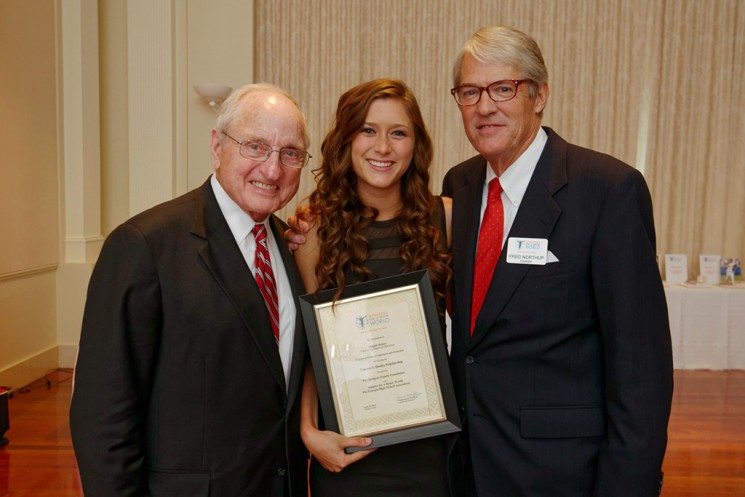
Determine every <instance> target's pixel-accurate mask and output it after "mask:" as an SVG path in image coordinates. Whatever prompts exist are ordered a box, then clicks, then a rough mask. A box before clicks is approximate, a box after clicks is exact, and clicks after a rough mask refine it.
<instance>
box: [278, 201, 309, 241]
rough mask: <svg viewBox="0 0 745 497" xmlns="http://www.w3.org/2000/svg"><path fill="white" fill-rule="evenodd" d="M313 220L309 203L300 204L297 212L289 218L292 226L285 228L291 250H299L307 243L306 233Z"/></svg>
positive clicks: (286, 238)
mask: <svg viewBox="0 0 745 497" xmlns="http://www.w3.org/2000/svg"><path fill="white" fill-rule="evenodd" d="M312 221H313V216H311V214H310V211H309V210H308V206H307V205H300V206H298V208H297V210H295V214H294V215H292V216H290V217H289V218H287V224H288V225H289V226H290V228H289V229H287V230H285V233H284V237H285V241H286V242H287V246H288V247H289V248H290V250H297V249H299V248H300V245H302V244H304V243H305V234H306V233H308V231H310V227H311V222H312Z"/></svg>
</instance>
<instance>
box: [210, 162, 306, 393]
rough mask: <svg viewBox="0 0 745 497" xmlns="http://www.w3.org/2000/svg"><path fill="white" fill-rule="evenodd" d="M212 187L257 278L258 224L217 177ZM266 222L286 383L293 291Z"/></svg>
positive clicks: (290, 343)
mask: <svg viewBox="0 0 745 497" xmlns="http://www.w3.org/2000/svg"><path fill="white" fill-rule="evenodd" d="M210 183H211V185H212V191H213V192H215V198H216V199H217V204H218V205H219V206H220V210H221V211H222V214H223V216H225V220H226V221H227V222H228V226H229V227H230V232H231V233H233V237H234V238H235V242H236V243H237V244H238V247H240V249H241V254H242V255H243V258H244V259H245V261H246V265H248V267H249V269H250V270H251V274H254V275H255V272H256V266H255V258H254V257H255V252H256V239H255V238H254V236H253V235H252V234H251V230H253V228H254V226H255V225H256V224H258V223H256V222H255V221H254V220H253V219H252V218H251V216H249V215H248V214H246V213H245V212H244V211H243V209H241V208H240V207H239V206H238V204H236V203H235V202H234V201H233V199H231V198H230V196H229V195H228V194H227V193H226V192H225V190H224V189H223V187H222V185H220V182H219V181H217V178H216V177H215V175H214V174H213V175H212V178H210ZM267 220H268V218H267ZM267 220H265V221H264V224H265V225H266V235H267V246H268V247H269V258H270V259H271V263H272V272H273V273H274V279H275V280H277V281H276V282H277V297H278V304H279V357H280V359H281V360H282V368H283V369H284V373H285V382H287V381H289V378H290V365H291V364H292V348H293V344H294V336H295V312H296V308H295V300H294V299H293V297H292V288H291V287H290V280H289V279H288V278H287V271H285V265H284V263H283V262H282V256H281V255H280V253H279V248H278V247H277V243H276V240H275V238H274V233H273V232H272V229H271V226H269V223H267Z"/></svg>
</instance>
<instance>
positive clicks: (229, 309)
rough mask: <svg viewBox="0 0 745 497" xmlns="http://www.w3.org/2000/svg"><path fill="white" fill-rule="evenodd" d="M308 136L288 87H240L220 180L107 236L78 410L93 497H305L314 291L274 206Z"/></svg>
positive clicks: (94, 289)
mask: <svg viewBox="0 0 745 497" xmlns="http://www.w3.org/2000/svg"><path fill="white" fill-rule="evenodd" d="M308 142H309V140H308V132H307V129H306V125H305V118H304V116H303V113H302V111H301V110H300V108H299V106H298V104H297V102H296V101H295V100H294V99H293V98H292V97H291V96H290V95H289V94H287V93H286V92H285V91H283V90H281V89H280V88H277V87H275V86H271V85H248V86H245V87H243V88H241V89H239V90H236V91H235V92H234V93H233V94H232V95H231V96H230V97H229V98H228V99H227V100H226V101H225V102H224V103H223V105H222V106H221V108H220V113H219V115H218V118H217V124H216V126H215V129H213V130H212V136H211V158H212V165H213V168H214V170H215V174H214V175H212V176H211V177H210V178H209V179H208V180H207V181H206V182H205V183H204V184H203V185H202V186H201V187H199V188H197V189H195V190H192V191H191V192H188V193H186V194H185V195H183V196H181V197H179V198H176V199H174V200H171V201H169V202H166V203H163V204H161V205H158V206H156V207H153V208H152V209H149V210H147V211H145V212H143V213H141V214H139V215H137V216H135V217H133V218H132V219H130V220H128V221H126V222H125V223H124V224H122V225H121V226H119V227H118V228H116V229H115V230H114V231H113V232H112V233H111V235H109V237H108V238H107V240H106V242H105V243H104V246H103V249H102V251H101V255H100V257H99V259H98V262H97V263H96V267H95V269H94V271H93V274H92V277H91V281H90V286H89V290H88V299H87V302H86V307H85V314H84V318H83V329H82V333H81V338H80V350H79V355H78V361H77V365H76V368H75V387H74V392H73V397H72V406H71V410H70V423H71V428H72V439H73V444H74V447H75V453H76V456H77V460H78V467H79V469H80V477H81V480H82V484H83V490H84V492H85V495H86V497H120V496H122V497H123V496H132V497H142V496H150V497H158V496H173V495H183V496H191V497H197V496H203V497H207V496H209V497H238V496H243V497H253V496H262V497H264V496H266V497H294V496H305V495H307V461H308V454H307V451H306V450H305V447H304V446H303V443H302V440H301V439H300V432H299V421H300V393H301V388H300V387H301V385H302V375H303V371H304V360H305V351H306V342H305V334H304V331H303V327H302V320H301V319H300V317H299V305H298V303H297V300H296V297H295V295H297V294H299V293H303V291H304V289H303V282H302V280H301V278H300V274H299V272H298V270H297V267H296V266H295V262H294V260H293V258H292V255H291V253H290V252H289V250H288V248H287V245H286V243H285V242H284V240H283V239H282V237H281V233H282V232H283V231H284V229H285V228H286V226H285V225H284V224H283V223H282V222H281V221H280V220H279V219H278V218H277V217H276V216H274V215H273V213H274V212H275V211H277V210H278V209H280V208H282V207H283V206H284V205H285V204H287V202H288V201H289V200H290V199H291V198H292V197H293V196H294V195H295V193H296V192H297V189H298V185H299V181H300V172H301V170H302V168H303V166H305V165H306V164H307V161H308V158H309V155H308V153H307V152H306V150H307V148H308V145H309V143H308Z"/></svg>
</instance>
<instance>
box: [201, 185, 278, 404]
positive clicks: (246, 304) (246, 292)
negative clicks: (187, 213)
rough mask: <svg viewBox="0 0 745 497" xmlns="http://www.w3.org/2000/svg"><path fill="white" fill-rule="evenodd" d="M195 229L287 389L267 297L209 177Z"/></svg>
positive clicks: (215, 273) (210, 262)
mask: <svg viewBox="0 0 745 497" xmlns="http://www.w3.org/2000/svg"><path fill="white" fill-rule="evenodd" d="M200 190H201V193H202V195H201V199H202V200H203V204H202V205H197V213H196V216H195V222H194V226H193V228H192V233H193V234H194V235H196V236H199V237H201V238H203V239H204V240H205V243H204V244H203V245H202V246H201V247H200V249H199V255H200V257H201V258H202V260H203V261H204V263H205V264H206V265H207V268H209V270H210V272H211V273H212V275H213V276H214V278H215V280H216V281H217V283H218V285H220V287H221V288H222V289H223V291H224V292H225V294H226V295H227V296H228V298H229V299H230V301H231V302H232V303H233V306H234V307H235V309H236V311H237V312H238V315H239V316H240V317H241V319H242V321H243V324H244V325H245V327H246V330H247V332H248V333H249V334H250V336H251V338H252V339H253V341H254V342H255V343H256V346H257V347H258V349H259V351H261V354H262V356H263V357H264V360H265V361H266V363H267V366H268V367H269V370H270V371H271V372H272V375H273V376H274V378H275V379H276V380H277V383H278V384H279V385H280V387H281V388H282V391H283V392H284V391H285V390H286V387H285V375H284V371H283V370H282V361H281V359H280V358H279V350H278V349H277V343H276V341H275V340H274V334H273V333H272V327H271V324H270V322H269V316H268V315H267V312H266V308H265V305H264V299H263V297H262V295H261V292H260V291H259V287H258V286H257V285H256V281H255V280H254V278H253V275H252V274H251V270H250V269H249V268H248V266H246V261H245V260H244V258H243V256H242V255H241V252H240V248H239V247H238V245H237V244H236V243H235V238H234V237H233V234H232V233H231V231H230V228H229V227H228V223H227V222H226V221H225V218H224V216H223V214H222V211H220V207H219V205H218V204H217V200H216V199H215V196H214V193H213V192H212V187H211V186H210V183H209V180H207V182H206V183H205V184H204V185H202V187H201V189H200Z"/></svg>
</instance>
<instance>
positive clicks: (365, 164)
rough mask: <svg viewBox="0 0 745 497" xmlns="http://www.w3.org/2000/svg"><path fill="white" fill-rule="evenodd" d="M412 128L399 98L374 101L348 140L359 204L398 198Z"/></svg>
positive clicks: (411, 151)
mask: <svg viewBox="0 0 745 497" xmlns="http://www.w3.org/2000/svg"><path fill="white" fill-rule="evenodd" d="M414 144H415V138H414V129H413V125H412V122H411V119H410V118H409V116H408V114H407V113H406V108H405V107H404V104H403V102H402V101H401V99H399V98H378V99H376V100H374V101H373V102H372V104H370V109H369V110H368V112H367V116H366V117H365V122H364V123H363V125H362V128H361V129H360V131H359V132H358V133H357V135H356V136H355V137H354V139H353V140H352V147H351V156H352V170H353V171H354V173H355V174H356V175H357V192H358V193H359V195H360V198H361V199H362V201H363V203H365V204H366V205H375V204H376V203H377V201H376V200H377V199H381V198H388V199H389V200H390V197H392V196H395V197H396V201H398V200H399V199H400V196H401V177H402V176H403V175H404V173H405V172H406V170H407V169H408V168H409V166H410V164H411V160H412V157H413V155H414Z"/></svg>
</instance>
